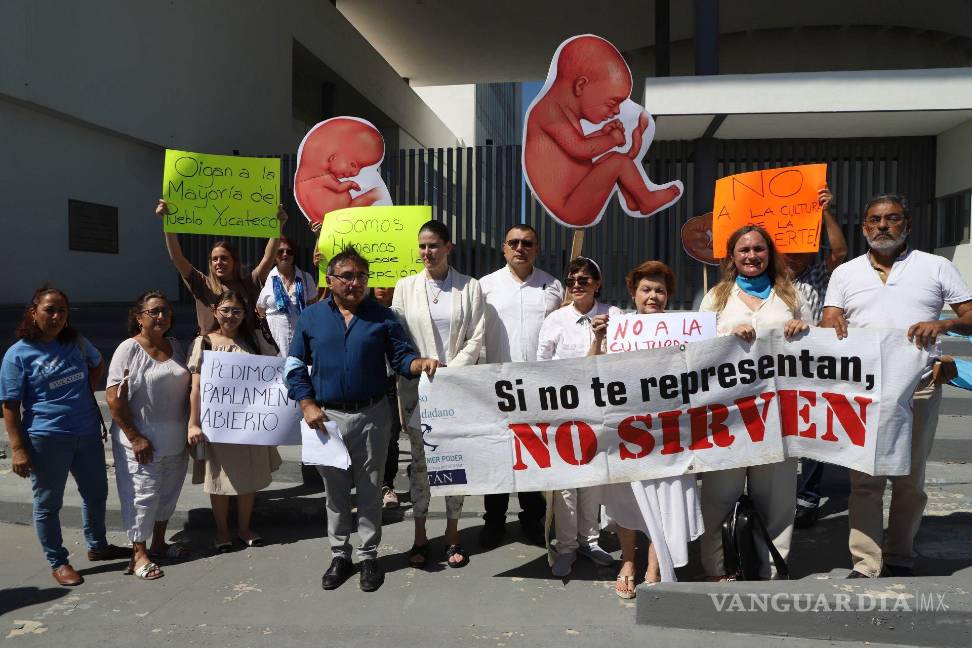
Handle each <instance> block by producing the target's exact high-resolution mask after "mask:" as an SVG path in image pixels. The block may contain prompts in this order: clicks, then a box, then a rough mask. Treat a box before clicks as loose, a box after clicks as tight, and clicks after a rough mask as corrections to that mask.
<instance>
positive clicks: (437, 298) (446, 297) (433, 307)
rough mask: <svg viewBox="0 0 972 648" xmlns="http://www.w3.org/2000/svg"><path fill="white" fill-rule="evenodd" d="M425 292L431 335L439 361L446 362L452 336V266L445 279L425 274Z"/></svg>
mask: <svg viewBox="0 0 972 648" xmlns="http://www.w3.org/2000/svg"><path fill="white" fill-rule="evenodd" d="M425 294H426V295H428V297H429V315H431V317H432V335H433V336H434V337H435V352H436V354H437V357H438V360H439V362H442V363H444V362H446V357H447V355H448V353H447V352H448V349H449V340H450V339H451V337H452V268H449V271H448V272H447V273H446V276H445V279H442V280H439V279H433V278H431V277H430V276H429V275H428V273H427V272H426V274H425Z"/></svg>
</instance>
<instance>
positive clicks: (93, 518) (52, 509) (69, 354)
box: [0, 286, 130, 585]
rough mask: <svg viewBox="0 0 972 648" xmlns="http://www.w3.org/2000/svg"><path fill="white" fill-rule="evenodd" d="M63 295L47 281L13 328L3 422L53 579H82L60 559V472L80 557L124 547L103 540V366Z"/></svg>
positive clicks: (115, 555)
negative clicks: (71, 499)
mask: <svg viewBox="0 0 972 648" xmlns="http://www.w3.org/2000/svg"><path fill="white" fill-rule="evenodd" d="M68 310H69V306H68V299H67V295H65V294H64V293H63V292H61V291H60V290H58V289H57V288H52V287H49V286H43V287H41V288H40V289H38V290H37V292H35V293H34V297H33V299H32V300H31V304H30V306H28V307H27V309H26V310H25V311H24V317H23V320H22V321H21V323H20V326H19V327H18V328H17V333H16V335H17V338H18V339H19V341H18V342H17V343H15V344H14V345H13V346H11V347H10V348H9V349H7V352H6V353H5V354H4V356H3V365H2V367H0V400H2V401H3V422H4V427H6V429H7V436H8V437H9V438H10V449H11V452H12V455H13V457H12V464H13V465H12V468H13V471H14V472H15V473H16V474H18V475H20V476H21V477H27V476H28V475H29V476H30V477H31V483H32V485H33V490H34V527H35V528H36V530H37V537H38V538H39V539H40V543H41V547H43V549H44V553H45V554H46V556H47V560H48V562H49V563H50V564H51V569H52V570H53V575H54V580H56V581H57V582H58V584H60V585H80V584H81V582H82V581H83V580H84V579H83V578H81V576H80V575H79V574H78V572H76V571H75V570H74V568H73V567H71V565H70V564H69V563H68V551H67V549H65V548H64V544H63V541H62V539H61V521H60V519H59V513H60V510H61V503H62V500H63V498H64V486H65V484H66V483H67V476H68V473H71V474H72V475H74V481H75V482H76V483H77V485H78V491H79V492H80V493H81V499H82V500H83V504H82V507H81V513H82V517H83V519H84V539H85V542H86V543H87V545H88V560H120V559H123V558H128V556H129V553H130V552H129V551H128V550H127V549H123V548H121V547H116V546H114V545H110V544H108V540H107V538H106V537H105V500H106V499H107V497H108V478H107V474H106V472H105V449H104V446H103V445H102V440H101V430H100V423H99V417H100V413H99V412H98V405H97V403H95V399H94V394H93V393H92V389H93V386H94V385H95V384H97V382H98V379H99V378H100V377H101V373H102V371H103V370H104V362H103V361H102V359H101V354H100V353H98V350H97V349H96V348H94V346H92V345H91V343H89V342H88V341H87V340H85V339H84V337H82V336H81V335H79V334H78V332H77V331H75V330H74V329H73V328H71V327H70V326H69V325H68Z"/></svg>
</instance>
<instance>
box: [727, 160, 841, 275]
mask: <svg viewBox="0 0 972 648" xmlns="http://www.w3.org/2000/svg"><path fill="white" fill-rule="evenodd" d="M826 185H827V165H826V164H804V165H801V166H792V167H782V168H779V169H765V170H762V171H750V172H748V173H737V174H736V175H731V176H727V177H725V178H720V179H719V180H717V181H716V189H715V200H714V201H713V206H712V213H713V217H712V250H713V254H714V256H715V257H716V258H719V259H721V258H722V257H724V256H726V241H727V240H728V239H729V237H730V236H731V235H732V233H733V232H735V231H736V230H737V229H739V228H740V227H743V226H744V225H749V224H753V225H759V226H760V227H762V228H763V229H765V230H766V231H767V232H769V234H770V236H772V237H773V243H774V244H775V245H776V249H778V250H779V251H780V252H816V251H817V250H818V249H820V221H821V217H822V210H821V209H820V203H819V202H818V201H817V191H818V190H819V189H821V188H822V187H825V186H826Z"/></svg>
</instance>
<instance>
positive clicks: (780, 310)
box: [699, 225, 810, 580]
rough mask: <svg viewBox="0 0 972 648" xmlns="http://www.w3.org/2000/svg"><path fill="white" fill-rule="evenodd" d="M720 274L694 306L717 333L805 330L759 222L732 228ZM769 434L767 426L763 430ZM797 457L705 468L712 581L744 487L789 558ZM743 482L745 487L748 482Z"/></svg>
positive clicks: (802, 313)
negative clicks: (725, 524) (727, 522)
mask: <svg viewBox="0 0 972 648" xmlns="http://www.w3.org/2000/svg"><path fill="white" fill-rule="evenodd" d="M726 249H727V250H728V251H729V254H728V255H727V256H726V257H725V258H724V259H723V260H722V264H721V266H722V279H721V280H720V281H719V283H718V284H716V286H715V287H714V288H713V289H712V290H710V291H709V292H708V293H707V294H706V296H705V298H704V299H703V300H702V305H701V306H700V307H699V310H702V311H710V312H714V313H715V314H716V330H717V331H718V333H719V335H735V336H736V337H738V338H740V339H741V340H742V341H744V342H746V343H749V342H752V341H753V340H755V339H756V334H757V333H758V332H760V331H765V330H769V329H783V335H784V336H785V337H786V338H787V339H789V338H791V337H793V336H796V335H799V334H801V333H803V332H804V331H807V330H808V329H809V328H810V327H809V325H808V324H807V323H806V322H805V321H803V318H804V317H809V313H807V312H806V306H805V304H804V303H803V298H802V297H801V296H800V293H799V291H797V290H796V289H795V288H794V287H793V284H792V283H791V281H790V276H789V273H788V271H787V269H786V262H785V260H784V259H783V258H782V256H781V255H780V254H779V253H778V252H777V250H776V247H775V246H774V245H773V239H772V238H771V237H770V235H769V234H768V233H767V232H766V230H764V229H763V228H761V227H756V226H755V225H747V226H745V227H742V228H740V229H738V230H736V231H735V232H734V233H733V234H732V236H730V237H729V241H728V242H727V244H726ZM767 434H770V431H769V430H767ZM796 482H797V474H796V460H795V459H787V460H786V461H781V462H779V463H775V464H766V465H761V466H750V467H748V468H732V469H729V470H717V471H713V472H707V473H705V475H704V476H703V477H702V519H703V522H704V524H705V533H703V534H702V566H703V567H704V568H705V573H706V576H707V577H708V578H709V580H726V573H725V568H724V565H723V561H722V540H721V533H720V526H721V524H722V521H723V520H724V519H725V517H726V516H727V515H728V514H729V513H730V512H731V511H732V508H733V506H734V505H735V503H736V501H737V500H738V499H739V496H740V495H742V493H743V491H744V490H746V491H747V492H748V493H749V497H750V498H751V499H752V500H753V502H754V504H755V506H756V510H757V511H759V514H760V516H761V517H762V518H763V522H764V523H765V525H766V530H767V531H768V532H769V535H770V537H771V538H772V539H773V544H774V545H775V546H776V549H777V550H778V551H779V552H780V554H781V555H782V556H783V559H784V560H786V557H787V554H788V553H789V550H790V538H791V537H792V535H793V515H794V513H795V512H796ZM747 483H748V486H747ZM760 552H761V553H762V554H763V556H762V558H763V566H762V568H761V569H760V575H761V576H762V577H764V578H767V577H770V576H771V575H772V570H771V561H770V560H769V553H768V550H766V549H764V548H760Z"/></svg>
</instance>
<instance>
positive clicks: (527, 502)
mask: <svg viewBox="0 0 972 648" xmlns="http://www.w3.org/2000/svg"><path fill="white" fill-rule="evenodd" d="M516 496H517V498H518V499H519V500H520V509H521V511H520V514H519V517H520V522H521V523H523V524H532V523H535V524H541V525H542V524H543V520H544V516H545V515H546V514H547V503H546V502H545V501H544V499H543V493H517V494H516ZM483 500H484V502H485V505H486V515H484V516H483V519H484V520H485V521H486V524H487V525H490V524H506V511H507V510H508V509H509V508H510V494H509V493H496V494H493V495H486V496H485V497H483Z"/></svg>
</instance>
